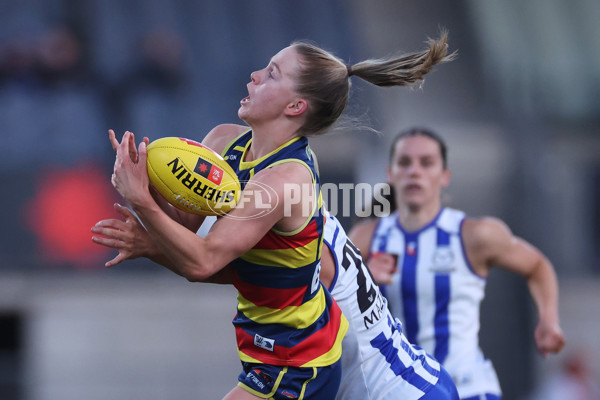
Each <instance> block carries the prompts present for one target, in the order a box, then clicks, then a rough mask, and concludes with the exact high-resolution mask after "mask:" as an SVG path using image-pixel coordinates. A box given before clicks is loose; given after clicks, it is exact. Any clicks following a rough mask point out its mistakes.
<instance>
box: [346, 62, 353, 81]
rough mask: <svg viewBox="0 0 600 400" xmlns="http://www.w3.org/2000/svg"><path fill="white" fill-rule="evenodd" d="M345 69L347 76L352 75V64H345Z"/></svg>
mask: <svg viewBox="0 0 600 400" xmlns="http://www.w3.org/2000/svg"><path fill="white" fill-rule="evenodd" d="M346 71H348V78H349V77H351V76H352V65H346Z"/></svg>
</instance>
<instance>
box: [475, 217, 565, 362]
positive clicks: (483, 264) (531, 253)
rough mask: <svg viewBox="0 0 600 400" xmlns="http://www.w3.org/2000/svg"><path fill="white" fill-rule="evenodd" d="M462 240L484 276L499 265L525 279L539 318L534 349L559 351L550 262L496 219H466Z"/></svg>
mask: <svg viewBox="0 0 600 400" xmlns="http://www.w3.org/2000/svg"><path fill="white" fill-rule="evenodd" d="M463 239H464V242H465V248H466V251H467V256H468V257H469V260H470V261H471V264H472V265H473V267H474V268H475V270H476V272H477V273H478V274H480V275H481V276H484V277H485V276H487V275H488V273H489V270H490V268H492V267H498V268H502V269H505V270H507V271H511V272H514V273H517V274H519V275H521V276H523V277H525V278H526V279H527V284H528V287H529V292H530V294H531V296H532V298H533V300H534V302H535V304H536V307H537V311H538V317H539V321H538V324H537V327H536V329H535V341H536V345H537V348H538V350H539V352H540V353H541V354H542V355H543V356H544V357H545V356H546V355H547V354H548V353H557V352H559V351H560V350H561V349H562V348H563V347H564V345H565V338H564V335H563V332H562V329H561V328H560V322H559V316H558V280H557V278H556V273H555V271H554V268H553V266H552V264H551V263H550V261H549V260H548V259H547V258H546V257H545V256H544V254H542V252H541V251H540V250H538V249H537V248H536V247H534V246H533V245H531V244H530V243H528V242H527V241H525V240H523V239H521V238H518V237H516V236H514V235H513V233H512V232H511V230H510V228H509V227H508V226H507V225H506V224H505V223H504V222H502V221H500V220H498V219H495V218H489V217H488V218H483V219H478V220H476V219H467V220H465V222H464V224H463Z"/></svg>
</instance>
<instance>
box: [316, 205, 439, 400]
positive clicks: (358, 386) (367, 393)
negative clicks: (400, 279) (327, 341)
mask: <svg viewBox="0 0 600 400" xmlns="http://www.w3.org/2000/svg"><path fill="white" fill-rule="evenodd" d="M326 216H327V219H326V222H325V234H324V241H325V243H326V245H327V246H329V248H330V249H331V252H332V254H333V255H334V258H335V261H336V263H335V264H336V274H335V278H334V281H333V283H332V285H331V288H330V291H331V294H332V296H333V297H334V298H335V300H336V301H337V303H338V305H339V306H340V308H341V309H342V311H343V313H344V315H345V316H346V318H348V320H349V321H350V327H349V329H348V333H347V334H346V337H345V338H344V343H343V352H342V382H341V384H340V389H339V391H338V393H337V397H336V398H337V399H340V400H341V399H344V400H392V399H400V398H401V399H404V400H416V399H420V398H421V397H423V396H424V395H425V394H426V393H428V392H429V391H430V390H431V389H433V388H434V387H435V385H436V384H437V383H438V378H439V375H440V364H439V363H438V362H437V361H436V360H434V359H433V358H432V357H431V356H430V355H428V354H427V353H426V352H425V351H424V350H422V349H420V348H418V347H415V346H413V345H411V344H410V343H409V342H408V340H407V339H406V337H405V336H404V334H403V333H402V325H401V324H400V322H399V321H397V320H395V319H394V318H393V317H392V315H391V314H390V311H389V309H388V306H387V301H386V299H385V297H383V296H382V295H381V292H380V291H379V288H378V287H377V285H376V284H375V283H374V282H373V279H372V278H371V274H370V273H369V270H368V268H367V266H366V265H365V263H364V262H363V260H362V257H361V255H360V252H359V251H358V249H357V248H356V247H355V246H354V244H353V243H352V242H351V241H350V239H348V237H347V236H346V233H345V231H344V228H343V227H342V226H341V225H340V223H339V221H338V220H337V219H336V218H335V217H333V216H330V215H326Z"/></svg>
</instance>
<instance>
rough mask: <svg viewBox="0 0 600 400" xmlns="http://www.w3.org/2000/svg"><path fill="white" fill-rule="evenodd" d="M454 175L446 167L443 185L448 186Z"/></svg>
mask: <svg viewBox="0 0 600 400" xmlns="http://www.w3.org/2000/svg"><path fill="white" fill-rule="evenodd" d="M451 177H452V172H450V170H449V169H445V170H444V171H443V172H442V187H444V188H445V187H448V185H449V184H450V178H451Z"/></svg>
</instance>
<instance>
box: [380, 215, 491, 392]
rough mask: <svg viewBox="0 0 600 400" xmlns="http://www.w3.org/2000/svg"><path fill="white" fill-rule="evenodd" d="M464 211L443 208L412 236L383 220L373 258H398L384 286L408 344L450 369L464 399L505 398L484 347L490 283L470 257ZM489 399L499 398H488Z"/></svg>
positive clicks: (396, 222)
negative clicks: (482, 319)
mask: <svg viewBox="0 0 600 400" xmlns="http://www.w3.org/2000/svg"><path fill="white" fill-rule="evenodd" d="M464 219H465V214H464V213H463V212H462V211H458V210H454V209H451V208H443V209H442V210H440V212H439V213H438V215H437V216H436V217H435V218H434V220H433V221H431V222H430V223H429V224H427V225H426V226H424V227H423V228H421V229H420V230H418V231H416V232H407V231H406V230H405V229H404V228H403V227H402V226H401V225H400V222H399V219H398V214H397V213H394V214H392V215H390V216H388V217H385V218H381V219H380V220H379V222H378V225H377V227H376V229H375V232H374V234H373V237H372V241H371V245H370V255H371V257H373V256H375V255H376V254H377V253H379V252H386V253H391V254H396V255H397V256H398V265H397V266H398V269H397V272H395V273H394V274H393V276H392V283H391V284H389V285H385V286H382V291H383V292H384V295H385V296H386V298H387V299H388V302H389V306H390V309H391V311H392V314H393V315H394V316H395V317H399V318H400V320H401V321H402V323H403V326H404V334H405V335H406V337H407V338H408V340H409V341H410V342H411V343H413V344H417V345H418V346H420V347H422V348H423V349H425V350H426V351H427V352H428V353H430V354H432V355H433V356H434V357H435V358H436V359H437V360H438V361H439V362H440V363H442V365H443V366H444V367H445V368H446V369H447V370H448V372H449V373H450V375H451V376H452V378H453V380H454V382H455V383H456V385H457V388H458V392H459V394H460V397H461V399H469V398H474V399H479V398H480V397H479V396H481V395H484V397H481V398H483V399H485V398H486V397H485V394H492V395H495V396H498V397H500V396H501V391H500V385H499V383H498V378H497V375H496V372H495V371H494V368H493V366H492V364H491V362H490V361H489V360H487V359H486V358H485V357H484V355H483V352H482V351H481V349H480V347H479V309H480V303H481V300H482V299H483V296H484V290H485V283H486V280H485V279H484V278H482V277H480V276H478V275H477V274H476V273H475V272H474V270H473V268H472V267H471V265H470V264H469V261H468V260H467V256H466V254H465V249H464V245H463V240H462V235H461V229H462V223H463V221H464ZM488 398H494V397H492V396H488Z"/></svg>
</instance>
